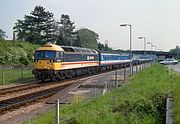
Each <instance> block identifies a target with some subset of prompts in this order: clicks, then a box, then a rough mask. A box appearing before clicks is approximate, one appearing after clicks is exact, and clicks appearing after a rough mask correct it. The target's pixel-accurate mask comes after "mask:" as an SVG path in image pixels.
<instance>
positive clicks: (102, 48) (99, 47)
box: [98, 42, 104, 51]
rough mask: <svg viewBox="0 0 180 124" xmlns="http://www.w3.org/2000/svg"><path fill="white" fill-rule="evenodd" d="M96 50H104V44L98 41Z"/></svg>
mask: <svg viewBox="0 0 180 124" xmlns="http://www.w3.org/2000/svg"><path fill="white" fill-rule="evenodd" d="M98 50H100V51H104V44H102V43H100V42H99V43H98Z"/></svg>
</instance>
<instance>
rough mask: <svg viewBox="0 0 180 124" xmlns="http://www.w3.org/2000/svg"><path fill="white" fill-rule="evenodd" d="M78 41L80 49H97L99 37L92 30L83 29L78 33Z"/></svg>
mask: <svg viewBox="0 0 180 124" xmlns="http://www.w3.org/2000/svg"><path fill="white" fill-rule="evenodd" d="M78 35H79V40H80V43H81V46H82V47H87V48H94V49H97V48H98V42H97V40H98V37H99V35H98V34H97V33H95V32H94V31H92V30H89V29H86V28H83V29H80V30H79V31H78Z"/></svg>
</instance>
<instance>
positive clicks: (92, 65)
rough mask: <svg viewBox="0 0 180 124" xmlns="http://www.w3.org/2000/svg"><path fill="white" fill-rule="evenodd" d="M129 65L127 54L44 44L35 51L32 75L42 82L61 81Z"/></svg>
mask: <svg viewBox="0 0 180 124" xmlns="http://www.w3.org/2000/svg"><path fill="white" fill-rule="evenodd" d="M129 63H130V56H129V54H120V53H108V52H99V51H97V50H94V49H88V48H81V47H73V46H58V45H55V44H46V45H43V46H42V47H39V48H38V49H37V50H36V51H35V58H34V64H33V66H34V69H33V74H34V76H35V78H36V79H38V80H42V81H44V80H46V79H50V80H61V79H64V78H71V77H74V76H80V75H84V74H93V73H97V72H99V71H103V70H111V69H115V68H121V67H123V66H124V65H125V64H126V65H127V66H128V65H129Z"/></svg>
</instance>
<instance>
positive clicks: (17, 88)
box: [0, 82, 41, 95]
mask: <svg viewBox="0 0 180 124" xmlns="http://www.w3.org/2000/svg"><path fill="white" fill-rule="evenodd" d="M40 85H41V84H38V83H37V82H34V83H30V84H23V85H17V86H12V87H7V88H1V89H0V95H5V94H8V93H13V92H17V91H22V90H27V89H32V88H36V87H38V86H40Z"/></svg>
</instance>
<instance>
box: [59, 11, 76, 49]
mask: <svg viewBox="0 0 180 124" xmlns="http://www.w3.org/2000/svg"><path fill="white" fill-rule="evenodd" d="M58 24H59V38H58V41H57V44H59V45H70V46H72V45H74V44H75V43H74V42H75V40H77V32H75V31H74V29H75V26H74V22H72V21H71V20H70V17H69V15H64V14H62V15H61V18H60V21H59V22H58Z"/></svg>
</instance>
